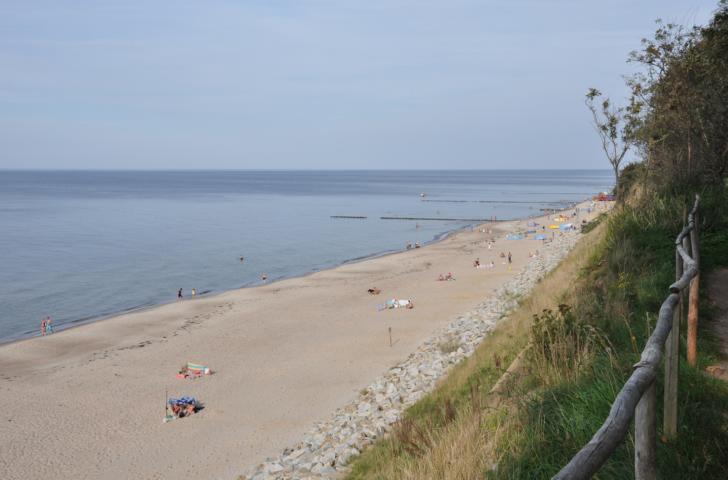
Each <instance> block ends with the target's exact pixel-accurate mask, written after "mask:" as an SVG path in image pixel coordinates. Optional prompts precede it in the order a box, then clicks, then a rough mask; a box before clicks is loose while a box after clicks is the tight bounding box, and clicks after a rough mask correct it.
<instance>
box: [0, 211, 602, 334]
mask: <svg viewBox="0 0 728 480" xmlns="http://www.w3.org/2000/svg"><path fill="white" fill-rule="evenodd" d="M586 201H588V200H581V201H578V202H574V203H573V204H572V205H571V206H570V207H569V208H567V209H564V210H557V211H559V212H563V211H566V210H569V209H571V208H574V206H576V205H579V204H582V203H584V202H586ZM541 213H542V214H541V215H532V216H528V217H523V218H516V219H509V220H494V221H491V222H489V223H471V224H468V225H465V226H462V227H458V228H455V229H452V230H446V231H444V232H441V233H439V234H437V235H435V236H433V237H432V239H430V240H428V241H426V242H424V243H423V244H422V247H426V246H429V245H433V244H436V243H438V242H442V241H444V240H446V239H447V238H449V237H451V236H452V235H457V234H459V233H461V232H464V231H467V229H471V228H475V227H481V226H483V225H491V226H495V225H498V224H505V223H509V222H521V221H526V220H529V219H531V218H539V217H542V216H544V215H543V212H541ZM407 251H408V250H406V249H399V250H384V251H380V252H375V253H372V254H368V255H364V256H361V257H355V258H351V259H347V260H343V261H341V262H339V263H337V264H334V265H331V266H324V267H322V268H320V269H313V270H310V271H308V272H305V273H301V274H293V275H289V276H282V277H276V278H271V279H270V280H269V281H268V282H264V283H260V282H259V281H258V282H255V283H250V284H248V285H241V286H237V287H232V288H227V289H223V290H208V291H205V292H202V293H199V294H198V295H197V296H196V298H195V299H191V298H190V297H185V299H184V301H190V300H197V299H199V298H212V297H214V296H216V295H223V294H225V293H228V292H234V291H238V290H243V289H250V288H257V287H261V286H264V285H272V284H274V283H276V282H281V281H285V280H290V279H297V278H306V277H307V276H309V275H313V274H315V273H318V272H324V271H327V270H332V269H335V268H338V267H341V266H343V265H349V264H354V263H358V262H365V261H367V260H373V259H377V258H383V257H386V256H389V255H396V254H399V253H404V252H407ZM178 302H179V300H176V299H173V300H169V301H165V302H160V303H149V304H146V305H139V306H132V307H128V308H126V309H123V310H118V311H114V312H110V313H102V314H99V315H89V316H86V317H85V318H79V319H74V320H70V321H68V322H66V323H62V324H54V330H55V332H54V334H57V333H60V332H63V331H67V330H71V329H74V328H78V327H83V326H85V325H90V324H93V323H96V322H104V321H107V320H113V319H115V318H117V317H120V316H124V315H130V314H134V313H142V312H146V311H149V310H153V309H155V308H159V307H164V306H166V305H172V304H175V303H178ZM33 338H41V335H40V334H39V333H38V332H37V330H32V331H28V332H26V333H22V334H20V335H17V336H11V337H8V338H7V339H0V348H2V347H3V346H5V345H11V344H14V343H17V342H23V341H26V340H31V339H33Z"/></svg>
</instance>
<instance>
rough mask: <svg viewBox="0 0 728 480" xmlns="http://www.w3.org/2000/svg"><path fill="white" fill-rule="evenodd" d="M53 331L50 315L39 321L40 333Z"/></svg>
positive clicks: (44, 333) (45, 333)
mask: <svg viewBox="0 0 728 480" xmlns="http://www.w3.org/2000/svg"><path fill="white" fill-rule="evenodd" d="M51 333H53V320H51V316H50V315H48V316H47V317H45V318H44V319H43V320H41V321H40V334H41V335H43V336H45V335H50V334H51Z"/></svg>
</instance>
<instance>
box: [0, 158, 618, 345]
mask: <svg viewBox="0 0 728 480" xmlns="http://www.w3.org/2000/svg"><path fill="white" fill-rule="evenodd" d="M612 185H613V178H612V174H611V172H610V171H609V170H474V171H464V170H456V171H454V170H453V171H448V170H437V171H434V170H428V171H412V170H407V171H394V170H386V171H261V170H235V171H8V170H0V258H2V262H0V342H8V341H12V340H16V339H20V338H25V337H29V336H33V335H38V334H39V331H40V322H41V319H42V318H45V317H46V316H51V317H52V318H53V323H54V325H55V328H56V330H59V329H63V328H68V327H71V326H74V325H78V324H81V323H84V322H89V321H94V320H99V319H103V318H106V317H109V316H112V315H115V314H119V313H122V312H128V311H131V310H135V309H140V308H145V307H149V306H153V305H158V304H163V303H167V302H172V301H175V300H176V296H177V291H178V289H179V288H182V289H183V295H185V296H189V295H190V292H191V289H192V288H195V289H196V291H197V292H198V295H200V294H202V295H211V294H214V293H218V292H222V291H225V290H230V289H235V288H241V287H250V286H254V285H258V284H260V283H261V282H262V279H261V276H262V275H263V274H265V275H266V276H267V279H268V280H267V281H268V282H270V281H275V280H277V279H282V278H289V277H296V276H301V275H306V274H308V273H311V272H315V271H318V270H322V269H327V268H331V267H334V266H337V265H340V264H343V263H346V262H352V261H357V260H361V259H365V258H369V257H373V256H378V255H383V254H387V253H391V252H397V251H401V250H403V249H405V247H406V245H407V244H408V243H409V244H415V243H419V244H422V245H424V244H427V243H429V242H433V241H436V240H438V239H441V238H443V236H445V235H447V234H449V233H451V232H454V231H457V230H460V229H463V228H469V227H470V226H472V225H474V224H476V223H478V221H479V220H485V219H490V218H494V217H495V218H497V219H499V220H504V219H513V218H524V217H529V216H534V215H538V214H540V213H541V209H550V208H566V207H568V206H570V205H571V204H573V203H574V202H578V201H581V200H584V199H586V198H589V197H591V196H592V195H595V194H597V193H598V192H601V191H608V190H610V189H611V187H612ZM337 216H345V217H364V218H337ZM382 217H398V218H395V219H391V218H390V219H383V218H382ZM403 217H406V219H402V218H403ZM418 219H419V220H418ZM241 257H244V260H243V261H242V262H241V261H240V258H241Z"/></svg>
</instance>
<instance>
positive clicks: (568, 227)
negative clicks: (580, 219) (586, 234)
mask: <svg viewBox="0 0 728 480" xmlns="http://www.w3.org/2000/svg"><path fill="white" fill-rule="evenodd" d="M573 226H574V224H572V223H564V224H562V225H561V226H560V227H559V229H560V230H562V231H564V232H565V231H566V230H570V229H571V227H573Z"/></svg>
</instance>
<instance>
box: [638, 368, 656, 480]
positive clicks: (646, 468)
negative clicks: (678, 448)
mask: <svg viewBox="0 0 728 480" xmlns="http://www.w3.org/2000/svg"><path fill="white" fill-rule="evenodd" d="M656 405H657V390H656V388H655V381H654V380H653V382H652V384H651V385H650V387H649V388H648V389H647V390H646V391H645V393H644V395H642V398H641V399H640V401H639V403H638V404H637V407H636V408H635V410H634V478H635V480H655V479H656V478H657V411H656Z"/></svg>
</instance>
